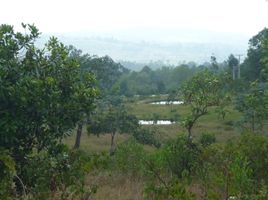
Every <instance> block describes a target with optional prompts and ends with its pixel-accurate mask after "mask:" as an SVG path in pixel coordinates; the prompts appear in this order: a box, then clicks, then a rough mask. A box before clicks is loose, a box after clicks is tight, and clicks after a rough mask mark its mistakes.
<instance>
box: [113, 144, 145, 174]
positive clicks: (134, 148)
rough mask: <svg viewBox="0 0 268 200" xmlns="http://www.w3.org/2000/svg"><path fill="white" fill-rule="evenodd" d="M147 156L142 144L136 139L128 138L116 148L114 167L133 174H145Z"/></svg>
mask: <svg viewBox="0 0 268 200" xmlns="http://www.w3.org/2000/svg"><path fill="white" fill-rule="evenodd" d="M146 157H147V154H146V152H145V151H144V149H143V146H142V145H141V144H138V143H137V142H136V140H135V139H130V140H127V141H126V142H124V143H122V144H120V145H119V146H118V148H117V150H116V153H115V155H114V158H113V159H114V165H115V167H114V168H115V169H116V170H119V171H120V172H125V173H128V174H130V175H132V176H136V175H143V173H144V165H145V163H144V160H146V159H147V158H146Z"/></svg>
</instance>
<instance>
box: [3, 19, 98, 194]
mask: <svg viewBox="0 0 268 200" xmlns="http://www.w3.org/2000/svg"><path fill="white" fill-rule="evenodd" d="M22 27H23V28H24V29H25V34H22V33H20V32H15V31H14V29H13V27H12V26H10V25H1V26H0V146H1V147H2V148H3V149H4V150H5V151H6V150H7V151H8V152H9V155H10V156H11V157H12V160H14V162H15V163H16V164H15V165H14V167H15V169H16V174H15V178H14V182H15V186H16V188H15V189H16V190H17V192H23V193H25V191H24V190H25V188H24V186H23V185H24V184H26V185H27V188H26V189H27V191H26V192H30V193H32V192H34V193H36V194H37V193H39V192H41V191H42V189H44V190H46V189H47V188H48V185H46V187H43V186H40V185H39V183H37V182H34V180H30V181H28V180H27V179H31V177H34V173H36V172H38V169H39V170H41V171H39V172H38V176H40V177H42V173H43V174H46V172H45V171H47V173H50V171H49V170H48V169H49V168H50V169H51V170H53V169H54V168H53V166H52V165H54V163H55V162H56V168H57V170H63V171H62V173H66V172H67V171H64V169H61V168H60V166H59V165H58V164H57V162H65V161H64V158H63V156H64V155H65V154H64V153H63V154H59V155H58V154H57V155H54V154H51V152H53V151H55V150H57V146H58V144H59V143H60V141H61V140H62V139H63V138H64V137H65V136H66V135H68V134H69V133H70V131H71V130H72V129H73V128H75V126H76V124H77V123H78V122H79V121H80V120H81V119H82V118H83V117H84V115H87V114H88V113H90V112H91V111H92V109H93V108H92V104H93V101H94V99H95V97H96V95H97V90H96V88H95V87H94V77H93V76H92V74H90V73H83V74H81V73H80V67H79V64H78V62H77V60H75V59H73V58H71V57H70V55H69V51H68V49H67V47H66V46H64V45H63V44H62V43H60V42H59V41H58V40H57V39H56V38H54V37H52V38H50V40H49V41H48V43H47V44H46V45H45V47H44V48H43V49H38V48H37V47H36V46H35V41H36V39H37V38H38V37H39V35H40V33H39V31H38V29H37V28H36V27H35V26H33V25H25V24H22ZM81 80H83V81H81ZM41 152H45V153H44V154H43V153H41ZM3 155H6V154H3ZM57 156H60V157H59V158H58V157H57ZM6 158H8V157H6ZM1 159H4V157H2V158H1ZM57 159H60V160H57ZM50 161H51V162H50ZM7 163H8V162H6V160H5V161H4V165H5V166H7ZM37 163H39V164H38V165H35V167H34V168H31V165H32V164H33V165H34V164H37ZM61 164H63V163H61ZM82 164H83V162H81V165H82ZM12 165H13V164H12ZM75 166H76V163H71V164H70V167H71V168H72V167H75ZM32 167H33V166H32ZM42 167H43V168H42ZM58 167H59V168H58ZM61 167H67V166H64V165H62V166H61ZM1 168H3V166H1ZM6 169H7V168H5V169H4V170H6ZM26 169H32V170H33V171H32V172H31V173H30V174H28V173H26ZM42 170H43V171H42ZM57 170H56V171H57ZM76 170H77V169H74V171H76ZM57 172H59V171H57ZM77 172H78V171H77ZM12 173H14V172H12ZM55 173H56V172H55ZM59 173H60V172H59ZM52 174H54V172H53V173H52ZM52 174H47V175H48V176H47V177H46V176H44V177H42V178H41V179H36V181H41V182H42V184H43V183H44V184H47V183H48V181H49V180H51V178H52V177H51V176H52ZM54 175H55V174H54ZM65 175H66V176H67V175H68V174H65ZM69 175H70V176H69V177H70V178H71V177H72V176H71V174H69ZM80 175H81V178H82V174H80ZM63 177H64V176H62V177H59V178H62V179H63ZM66 178H67V177H64V180H63V181H66V183H65V184H70V185H68V186H67V185H65V186H66V187H69V186H70V187H75V186H76V185H75V181H73V182H70V181H69V182H68V180H67V179H66ZM26 180H27V181H26ZM57 183H59V184H60V182H57ZM36 184H37V185H36ZM61 184H62V183H61ZM78 185H79V184H78ZM78 185H77V186H78ZM38 186H40V187H38ZM57 186H58V185H57ZM65 186H64V187H65ZM37 187H38V190H39V191H34V189H36V188H37ZM14 194H16V192H15V191H14ZM24 195H25V194H24ZM13 197H14V196H13ZM33 198H35V197H33Z"/></svg>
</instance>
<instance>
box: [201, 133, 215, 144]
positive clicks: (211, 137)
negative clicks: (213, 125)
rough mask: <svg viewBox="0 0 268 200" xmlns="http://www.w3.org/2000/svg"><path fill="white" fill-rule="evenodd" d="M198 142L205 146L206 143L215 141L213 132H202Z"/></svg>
mask: <svg viewBox="0 0 268 200" xmlns="http://www.w3.org/2000/svg"><path fill="white" fill-rule="evenodd" d="M199 142H200V143H201V144H202V146H204V147H206V146H208V145H211V144H212V143H215V142H216V137H215V135H214V134H210V133H202V135H201V137H200V139H199Z"/></svg>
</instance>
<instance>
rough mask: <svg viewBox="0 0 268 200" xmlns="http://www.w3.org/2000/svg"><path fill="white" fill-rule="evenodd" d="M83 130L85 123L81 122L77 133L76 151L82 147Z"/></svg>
mask: <svg viewBox="0 0 268 200" xmlns="http://www.w3.org/2000/svg"><path fill="white" fill-rule="evenodd" d="M82 129H83V123H82V122H79V123H78V127H77V131H76V139H75V144H74V149H79V147H80V141H81V135H82Z"/></svg>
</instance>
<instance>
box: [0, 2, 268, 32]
mask: <svg viewBox="0 0 268 200" xmlns="http://www.w3.org/2000/svg"><path fill="white" fill-rule="evenodd" d="M0 5H1V12H0V23H1V24H2V23H8V24H13V25H15V26H17V25H18V24H20V22H25V23H34V24H35V25H36V26H37V27H38V28H39V29H40V31H41V32H43V33H44V32H45V33H46V32H58V33H63V32H79V31H90V32H102V31H115V30H123V29H128V28H135V27H160V28H161V27H163V28H165V27H174V28H194V29H204V30H211V31H218V32H231V33H232V32H236V33H244V34H247V35H254V34H256V33H257V32H258V31H260V30H261V29H262V28H264V27H268V2H267V1H266V0H2V1H1V4H0Z"/></svg>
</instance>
